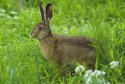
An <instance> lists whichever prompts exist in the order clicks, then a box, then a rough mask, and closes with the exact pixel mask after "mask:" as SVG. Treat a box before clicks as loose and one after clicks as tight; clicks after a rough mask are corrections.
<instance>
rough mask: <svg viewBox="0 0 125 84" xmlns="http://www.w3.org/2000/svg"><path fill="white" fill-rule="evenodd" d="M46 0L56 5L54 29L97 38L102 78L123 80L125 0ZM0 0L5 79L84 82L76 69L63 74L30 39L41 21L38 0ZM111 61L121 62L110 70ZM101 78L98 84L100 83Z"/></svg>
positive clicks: (6, 82) (1, 75)
mask: <svg viewBox="0 0 125 84" xmlns="http://www.w3.org/2000/svg"><path fill="white" fill-rule="evenodd" d="M42 1H43V5H44V7H45V4H47V3H48V2H51V3H52V4H53V11H54V14H53V19H52V20H51V29H52V31H53V32H54V33H57V34H64V35H77V36H78V35H79V36H89V37H93V38H95V39H96V43H94V44H93V46H95V48H96V49H97V56H96V64H95V69H99V70H102V71H105V73H106V75H105V76H104V77H103V78H104V79H105V80H106V81H109V82H110V83H111V84H124V83H125V3H124V0H42ZM0 3H1V4H0V84H20V83H21V84H31V83H32V84H36V83H38V84H40V83H45V84H50V83H51V84H56V83H57V84H79V83H83V82H85V80H84V77H83V76H79V75H77V74H76V75H75V76H70V75H69V76H68V77H67V78H65V77H62V76H60V73H59V71H58V68H57V66H56V65H55V64H52V63H51V62H50V61H47V60H45V59H44V58H43V57H42V54H41V52H40V48H39V43H38V41H37V40H34V39H32V38H30V36H29V34H30V32H31V30H32V28H33V27H34V26H35V25H36V24H37V23H39V22H40V21H41V18H40V14H39V11H38V6H37V0H1V1H0ZM111 61H118V62H119V66H118V67H117V68H115V69H110V65H109V63H110V62H111ZM96 80H97V81H98V79H96ZM97 81H96V82H94V83H95V84H100V83H98V82H97ZM99 81H102V80H101V79H99Z"/></svg>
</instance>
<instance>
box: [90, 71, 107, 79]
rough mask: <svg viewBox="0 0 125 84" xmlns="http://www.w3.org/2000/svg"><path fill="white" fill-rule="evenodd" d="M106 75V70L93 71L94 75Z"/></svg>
mask: <svg viewBox="0 0 125 84" xmlns="http://www.w3.org/2000/svg"><path fill="white" fill-rule="evenodd" d="M103 75H105V72H104V71H100V70H95V71H94V72H93V73H92V76H95V77H97V78H98V77H99V76H103Z"/></svg>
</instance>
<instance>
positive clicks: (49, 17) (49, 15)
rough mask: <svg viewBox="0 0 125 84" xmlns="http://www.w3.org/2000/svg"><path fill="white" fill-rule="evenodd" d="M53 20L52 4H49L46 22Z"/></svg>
mask: <svg viewBox="0 0 125 84" xmlns="http://www.w3.org/2000/svg"><path fill="white" fill-rule="evenodd" d="M51 18H52V4H51V3H48V4H47V5H46V21H49V20H50V19H51Z"/></svg>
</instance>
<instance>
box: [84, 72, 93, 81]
mask: <svg viewBox="0 0 125 84" xmlns="http://www.w3.org/2000/svg"><path fill="white" fill-rule="evenodd" d="M92 73H93V71H92V70H87V71H86V74H85V76H84V78H85V79H87V78H89V77H91V74H92Z"/></svg>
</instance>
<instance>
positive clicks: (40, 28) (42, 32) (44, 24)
mask: <svg viewBox="0 0 125 84" xmlns="http://www.w3.org/2000/svg"><path fill="white" fill-rule="evenodd" d="M51 7H52V4H50V3H49V4H47V5H46V13H45V16H44V11H43V8H42V5H41V2H40V1H39V9H40V13H41V17H42V21H41V23H39V24H37V25H36V26H35V27H34V28H33V30H32V32H31V36H32V37H33V38H37V39H39V40H42V39H44V38H46V37H48V36H52V33H51V29H50V25H49V21H50V19H51V18H52V9H51Z"/></svg>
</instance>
